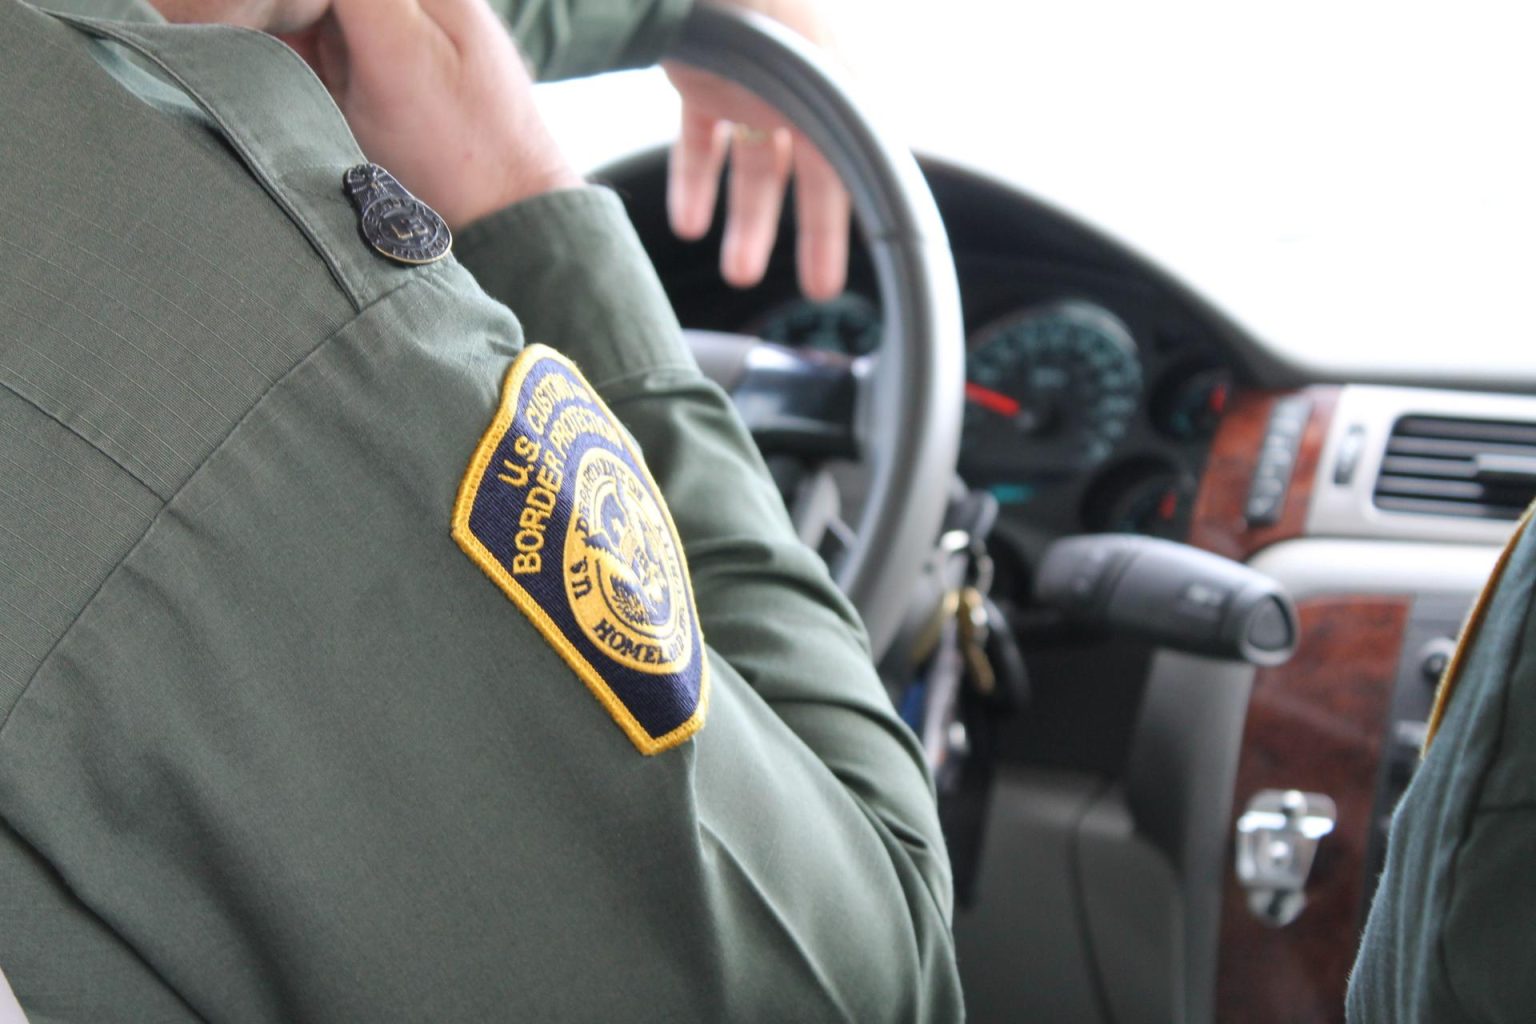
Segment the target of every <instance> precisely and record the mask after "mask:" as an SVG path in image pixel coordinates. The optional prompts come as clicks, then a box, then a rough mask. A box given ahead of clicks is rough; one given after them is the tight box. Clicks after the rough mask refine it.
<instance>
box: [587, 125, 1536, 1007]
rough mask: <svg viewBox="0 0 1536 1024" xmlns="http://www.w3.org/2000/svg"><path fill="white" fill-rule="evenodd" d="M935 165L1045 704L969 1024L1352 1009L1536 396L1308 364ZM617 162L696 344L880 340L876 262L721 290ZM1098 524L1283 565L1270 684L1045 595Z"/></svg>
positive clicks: (986, 884) (971, 967) (995, 805)
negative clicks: (1403, 820)
mask: <svg viewBox="0 0 1536 1024" xmlns="http://www.w3.org/2000/svg"><path fill="white" fill-rule="evenodd" d="M921 162H922V166H923V170H924V173H925V175H926V177H927V179H928V182H929V185H930V187H931V188H932V190H933V193H934V197H935V200H936V201H937V204H938V206H939V209H940V211H941V214H942V216H943V219H944V222H945V225H946V228H947V230H948V233H949V240H950V245H951V249H952V251H953V254H954V257H955V264H956V270H957V275H958V279H959V284H960V291H961V298H962V304H963V308H964V315H965V328H966V335H967V343H966V410H965V420H964V427H963V438H962V444H961V458H960V465H959V473H960V476H961V477H962V478H963V480H964V482H965V485H966V486H967V487H968V488H970V489H973V490H978V491H984V492H986V493H988V494H990V495H991V496H992V497H993V498H995V499H996V501H997V504H998V508H999V518H998V522H997V526H996V527H995V529H994V530H993V532H992V535H991V538H990V540H989V547H990V551H991V555H992V558H993V560H994V561H995V563H996V566H997V574H996V581H995V585H994V596H995V597H996V598H997V600H998V603H999V604H1000V605H1001V606H1002V607H1003V609H1004V610H1005V611H1006V612H1007V615H1008V621H1009V622H1010V624H1011V627H1012V630H1013V632H1014V634H1015V636H1016V638H1017V640H1018V642H1019V645H1020V647H1021V648H1022V649H1023V652H1024V657H1025V661H1026V663H1027V666H1028V675H1029V679H1030V688H1031V693H1030V700H1029V702H1028V703H1027V705H1026V706H1024V707H1023V708H1022V709H1020V711H1019V712H1018V713H1017V714H1015V715H1014V716H1013V717H1012V718H1010V719H1009V720H1008V721H1007V722H1006V724H1005V725H1004V726H1003V731H1002V735H1001V740H1000V742H999V744H998V769H997V770H998V776H997V779H998V781H997V785H996V790H995V793H994V797H993V801H992V807H991V810H990V812H989V815H988V818H987V823H986V831H985V841H984V843H983V847H982V853H981V856H980V867H979V879H978V882H977V885H976V889H975V894H974V899H973V900H972V901H971V903H970V905H969V906H966V907H963V908H962V909H961V910H960V911H959V913H958V914H957V920H956V938H957V944H958V948H959V952H960V961H961V970H962V976H963V978H964V982H965V986H966V994H967V1001H968V1004H969V1006H970V1013H971V1016H972V1019H976V1020H983V1021H985V1020H1017V1019H1051V1020H1063V1021H1110V1020H1114V1021H1121V1022H1125V1021H1141V1020H1146V1021H1158V1020H1162V1021H1166V1020H1188V1021H1206V1020H1238V1019H1241V1020H1245V1021H1255V1022H1259V1021H1266V1020H1277V1021H1278V1020H1297V1019H1305V1020H1341V1019H1342V1016H1343V1009H1342V1007H1343V991H1344V984H1345V979H1346V978H1347V973H1348V969H1349V966H1350V964H1351V963H1352V961H1353V957H1354V952H1355V946H1356V944H1357V942H1358V936H1359V931H1360V928H1361V926H1362V924H1363V921H1364V914H1365V911H1366V909H1367V908H1368V906H1369V900H1370V897H1371V894H1372V891H1373V886H1374V879H1375V877H1376V875H1377V873H1378V872H1379V868H1380V865H1381V862H1382V857H1383V851H1384V843H1385V835H1386V823H1387V821H1388V819H1389V816H1390V812H1391V808H1392V806H1393V803H1394V802H1395V800H1396V798H1397V796H1398V795H1400V794H1401V792H1402V790H1403V788H1404V786H1405V785H1406V783H1407V780H1408V778H1409V777H1410V776H1411V774H1412V771H1413V767H1414V765H1415V764H1416V760H1417V751H1418V744H1419V741H1420V740H1421V739H1422V736H1423V721H1424V719H1425V717H1426V716H1427V714H1428V710H1429V702H1430V700H1431V699H1432V696H1433V686H1434V681H1435V679H1436V678H1437V677H1438V676H1437V673H1438V669H1439V668H1443V665H1444V658H1445V657H1447V655H1448V652H1449V649H1450V645H1451V644H1452V643H1453V639H1454V637H1455V635H1456V633H1457V630H1458V628H1459V624H1460V622H1461V620H1462V618H1463V616H1464V615H1465V614H1466V610H1467V608H1468V606H1469V605H1470V603H1471V601H1472V600H1473V598H1474V597H1475V595H1476V593H1477V591H1478V590H1479V589H1480V587H1481V584H1482V581H1483V580H1484V579H1485V578H1486V576H1487V573H1488V572H1489V570H1490V568H1491V566H1492V564H1493V561H1494V559H1495V557H1496V555H1497V553H1498V549H1499V547H1500V546H1501V545H1502V543H1503V541H1504V539H1505V538H1506V537H1507V536H1508V535H1509V533H1510V530H1511V528H1512V525H1513V521H1514V519H1515V518H1516V517H1517V516H1518V513H1519V511H1520V510H1521V509H1522V508H1523V507H1524V505H1525V504H1527V503H1529V501H1530V500H1531V498H1532V497H1536V477H1533V478H1532V479H1514V478H1510V479H1506V480H1503V481H1496V480H1489V479H1483V478H1480V477H1479V476H1478V474H1477V471H1476V468H1475V467H1476V466H1477V465H1478V462H1477V460H1478V459H1479V458H1488V457H1491V456H1496V457H1511V458H1517V459H1530V460H1532V461H1531V463H1530V464H1532V465H1536V399H1533V398H1531V397H1528V396H1529V395H1530V394H1531V393H1533V392H1536V386H1533V385H1531V383H1530V382H1519V381H1509V380H1506V381H1501V382H1483V381H1478V380H1476V379H1475V377H1471V376H1469V378H1468V379H1467V380H1465V381H1460V382H1449V383H1448V382H1446V381H1443V380H1442V381H1437V382H1427V381H1411V380H1410V381H1403V380H1393V379H1392V377H1391V374H1390V372H1383V373H1380V374H1379V375H1378V379H1375V380H1370V381H1366V380H1362V379H1360V378H1359V377H1356V378H1355V379H1340V378H1337V377H1334V376H1332V375H1330V374H1328V373H1326V372H1323V371H1320V370H1312V369H1308V368H1305V367H1301V366H1298V365H1296V364H1294V363H1292V362H1290V361H1288V360H1287V359H1286V358H1285V357H1284V356H1282V355H1280V354H1278V353H1276V352H1274V351H1272V350H1271V349H1269V348H1268V347H1266V346H1265V345H1264V344H1262V343H1261V342H1260V341H1258V340H1256V339H1255V338H1253V337H1252V336H1250V335H1249V334H1248V333H1246V332H1245V331H1244V330H1243V329H1242V328H1241V327H1240V326H1239V325H1237V324H1236V323H1235V322H1234V321H1232V320H1231V319H1230V318H1228V317H1227V316H1226V315H1225V314H1224V313H1223V312H1222V311H1220V310H1219V309H1218V308H1216V307H1215V306H1213V305H1211V304H1210V303H1209V302H1207V301H1206V300H1205V299H1204V298H1202V297H1201V296H1199V295H1197V294H1195V293H1193V292H1192V291H1191V290H1189V289H1188V288H1187V287H1185V286H1184V285H1183V284H1182V283H1181V282H1180V281H1178V280H1177V279H1175V278H1174V277H1172V276H1171V275H1169V274H1167V273H1166V272H1164V271H1163V270H1162V269H1161V268H1159V267H1158V266H1157V265H1156V264H1155V263H1153V262H1151V261H1149V260H1147V259H1145V258H1143V257H1142V256H1140V255H1139V254H1137V253H1135V252H1133V251H1131V250H1129V249H1128V248H1126V247H1124V246H1122V245H1121V244H1119V243H1118V242H1117V241H1115V240H1114V239H1113V238H1111V237H1109V236H1107V235H1105V234H1104V233H1102V232H1101V231H1099V230H1096V229H1095V228H1093V227H1090V226H1088V225H1086V224H1084V223H1082V222H1080V221H1078V220H1075V219H1074V218H1072V217H1070V216H1068V215H1067V214H1065V213H1063V212H1061V211H1059V210H1056V209H1054V208H1052V207H1050V206H1049V205H1047V204H1045V203H1042V202H1040V201H1038V200H1036V199H1034V198H1033V197H1030V196H1028V195H1026V194H1024V193H1022V192H1019V191H1018V190H1016V189H1014V188H1012V187H1011V186H1008V185H1005V184H1002V183H1000V182H997V181H994V180H992V179H988V178H986V177H982V176H979V175H977V174H974V173H972V172H970V171H968V170H966V169H963V168H958V167H955V166H951V165H948V164H945V163H943V162H941V161H938V160H933V159H924V160H922V161H921ZM603 177H604V178H605V180H607V181H608V182H609V183H610V184H612V185H613V186H614V187H615V188H616V189H617V190H618V192H619V194H620V195H621V196H622V197H623V198H624V199H625V201H626V203H627V205H628V207H629V211H630V214H631V217H632V219H633V220H634V222H635V224H636V226H637V229H638V231H639V233H640V236H641V238H642V240H643V241H644V243H645V245H646V247H647V249H648V251H649V253H650V255H651V257H652V259H653V261H654V262H655V263H656V265H657V268H658V270H659V272H660V275H661V278H662V281H663V284H664V285H665V287H666V289H667V291H668V294H669V296H670V298H671V300H672V302H673V304H674V307H675V309H676V310H677V313H678V316H679V319H680V320H681V322H682V323H683V324H684V325H685V326H686V327H690V328H698V329H704V330H713V331H725V332H734V333H741V334H749V335H754V336H757V337H761V338H765V339H768V340H771V341H776V342H779V343H781V344H785V345H790V346H795V347H800V348H814V349H825V350H831V351H834V352H839V353H842V354H844V355H848V356H862V355H866V354H868V353H871V352H873V351H875V350H876V349H877V348H878V346H879V342H880V337H881V329H880V322H879V309H878V305H877V303H876V301H875V298H874V296H875V294H876V292H875V285H874V278H873V274H872V272H871V268H870V266H869V265H868V263H867V261H866V260H865V259H864V258H863V256H862V253H861V252H860V251H859V247H858V246H857V245H855V249H854V254H853V258H852V262H851V267H850V278H849V288H848V291H847V293H846V294H845V295H844V296H843V297H842V298H840V299H838V300H836V301H834V302H832V303H828V304H812V303H809V302H807V301H806V300H804V299H802V298H801V297H800V296H799V295H798V291H797V287H796V283H795V274H794V266H793V247H792V246H791V245H782V244H781V245H780V247H779V249H778V250H777V251H776V252H775V254H774V257H773V259H772V260H771V261H770V265H769V270H768V273H767V276H766V279H765V281H764V282H763V284H761V285H760V286H758V287H756V288H754V289H750V290H734V289H731V288H729V287H727V286H725V285H724V284H723V283H722V282H721V280H720V277H719V273H718V269H717V262H716V261H717V258H718V256H717V254H718V251H719V233H718V232H719V225H718V224H717V225H716V227H715V230H714V232H713V233H712V234H711V235H710V236H708V237H707V238H706V239H704V240H702V241H699V242H693V243H687V242H682V241H680V240H678V239H676V238H675V237H674V236H673V235H672V234H671V232H670V231H669V230H668V228H667V224H666V221H665V214H664V210H665V202H664V201H663V196H664V195H665V155H664V154H663V153H661V152H659V151H657V152H650V153H646V154H642V155H640V156H637V157H635V158H632V159H631V160H629V161H626V162H625V163H622V164H618V165H615V166H613V167H611V168H609V169H608V170H607V171H606V172H605V173H604V175H603ZM786 230H788V220H787V218H786ZM1522 392H1523V393H1522ZM1081 533H1137V534H1144V535H1148V536H1153V537H1158V538H1163V539H1167V540H1173V541H1178V542H1181V543H1187V544H1190V545H1193V546H1195V547H1198V548H1202V549H1204V550H1206V551H1210V552H1214V553H1216V554H1219V555H1222V556H1224V557H1226V558H1229V559H1233V560H1236V561H1241V562H1246V563H1248V564H1249V565H1250V566H1251V567H1253V568H1256V569H1259V570H1260V571H1263V572H1265V573H1267V574H1269V575H1270V576H1272V577H1273V578H1274V579H1276V580H1278V581H1279V582H1280V583H1281V584H1282V585H1283V586H1285V587H1286V588H1287V589H1288V590H1289V592H1290V594H1291V596H1292V597H1293V598H1294V599H1295V601H1296V604H1297V607H1298V609H1299V617H1300V644H1299V647H1298V649H1297V651H1296V654H1295V656H1294V657H1293V658H1292V659H1291V660H1290V662H1288V663H1287V664H1285V665H1282V666H1273V667H1264V668H1258V669H1255V668H1254V667H1253V666H1249V665H1242V664H1238V663H1235V662H1228V661H1221V660H1218V659H1214V658H1210V657H1204V656H1196V655H1189V654H1182V653H1178V652H1174V651H1171V650H1166V649H1162V648H1159V647H1157V646H1156V645H1154V644H1152V643H1150V642H1147V641H1145V640H1139V639H1136V638H1134V637H1131V636H1126V635H1120V634H1118V633H1115V632H1112V631H1110V632H1106V631H1104V630H1102V629H1091V628H1084V627H1079V626H1074V625H1072V624H1071V623H1070V622H1064V621H1063V620H1062V619H1061V617H1060V616H1056V615H1052V614H1050V613H1048V612H1047V611H1045V610H1042V609H1040V608H1037V607H1035V606H1034V604H1033V602H1032V601H1031V597H1030V594H1031V585H1032V574H1033V573H1034V571H1035V569H1036V568H1037V567H1038V565H1039V563H1040V559H1041V557H1042V553H1043V552H1044V550H1045V549H1046V547H1047V546H1048V545H1049V544H1050V543H1051V542H1052V541H1054V540H1056V539H1058V538H1061V537H1065V536H1070V535H1075V534H1081ZM1287 794H1297V795H1298V797H1297V798H1300V799H1303V800H1311V801H1312V803H1309V804H1307V805H1306V806H1308V807H1309V808H1311V810H1309V811H1308V812H1307V813H1308V814H1315V815H1316V816H1317V817H1318V820H1322V818H1323V817H1326V818H1328V829H1329V831H1328V832H1327V834H1326V835H1325V837H1324V838H1322V839H1321V840H1319V841H1317V842H1315V843H1313V844H1312V845H1311V846H1308V847H1307V848H1306V849H1305V851H1301V847H1300V846H1296V847H1294V848H1293V852H1295V851H1301V852H1304V853H1305V856H1306V859H1307V862H1308V865H1309V870H1308V871H1306V872H1303V874H1302V878H1301V883H1300V884H1299V885H1297V886H1295V887H1294V888H1293V889H1289V890H1288V889H1286V888H1285V885H1284V884H1280V883H1277V882H1276V879H1275V878H1273V877H1265V876H1264V875H1263V872H1262V871H1260V872H1258V873H1257V875H1256V874H1255V871H1254V869H1253V864H1252V858H1251V857H1250V859H1249V863H1248V865H1247V868H1248V870H1247V871H1246V873H1245V872H1244V871H1243V870H1241V869H1240V867H1241V865H1242V862H1243V855H1244V854H1245V853H1249V854H1251V853H1252V851H1253V847H1252V843H1253V842H1255V841H1256V839H1255V836H1254V833H1253V829H1252V828H1251V827H1248V825H1251V823H1252V822H1253V821H1256V820H1259V818H1257V817H1255V816H1254V815H1256V814H1259V813H1260V812H1266V811H1268V810H1272V809H1273V808H1274V807H1275V806H1280V805H1279V804H1276V803H1275V801H1277V800H1278V801H1281V802H1282V803H1283V802H1284V801H1285V800H1291V799H1294V798H1292V797H1289V796H1287ZM1245 823H1248V825H1245ZM1245 828H1247V831H1245ZM1263 838H1264V839H1265V841H1266V842H1273V841H1276V840H1277V838H1278V840H1281V841H1284V842H1290V841H1291V839H1290V837H1289V835H1288V834H1286V835H1279V836H1278V837H1277V836H1276V835H1270V834H1267V833H1266V834H1265V835H1264V837H1263ZM1314 855H1315V857H1314Z"/></svg>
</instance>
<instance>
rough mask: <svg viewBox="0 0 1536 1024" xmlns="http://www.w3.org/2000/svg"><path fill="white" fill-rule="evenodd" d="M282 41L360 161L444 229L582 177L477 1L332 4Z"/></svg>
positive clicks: (496, 25)
mask: <svg viewBox="0 0 1536 1024" xmlns="http://www.w3.org/2000/svg"><path fill="white" fill-rule="evenodd" d="M281 38H282V39H283V40H284V41H285V42H287V43H288V44H289V45H290V46H292V47H293V48H294V49H295V50H297V51H298V52H299V55H300V56H302V57H303V58H304V59H305V61H307V62H308V63H309V65H310V67H312V68H314V70H315V73H316V74H317V75H319V76H320V80H321V81H322V82H324V83H325V86H326V88H327V89H329V90H330V92H331V95H332V96H333V97H335V100H336V104H337V106H339V107H340V108H341V112H342V114H344V115H345V116H346V119H347V123H348V124H349V125H350V126H351V128H352V133H353V134H354V135H355V136H356V137H357V141H358V144H359V145H361V146H362V148H363V152H364V153H365V154H367V156H368V159H370V160H372V161H374V162H375V163H378V164H381V165H383V166H384V167H385V168H386V169H387V170H388V171H389V172H390V173H391V174H393V175H394V176H395V177H396V178H398V179H399V180H400V182H401V183H402V184H403V185H405V187H406V188H408V189H410V190H411V191H412V192H413V193H414V194H415V195H416V196H417V198H419V199H421V200H422V201H423V202H425V203H427V204H428V205H429V206H431V207H432V208H433V209H435V210H436V211H437V212H438V213H439V214H441V215H442V217H443V219H444V220H445V221H447V222H448V226H449V227H450V228H453V229H455V230H457V229H458V228H460V227H462V226H464V225H466V224H468V223H470V222H471V221H473V220H476V219H477V218H479V217H483V216H485V215H486V214H489V213H494V212H495V211H496V210H499V209H501V208H502V207H504V206H509V205H511V204H512V203H515V202H517V201H518V200H521V199H527V198H529V197H530V196H534V195H538V194H539V193H541V192H549V191H553V190H555V189H561V188H575V187H577V186H579V185H581V184H582V181H581V178H580V177H579V176H578V175H577V174H576V173H575V171H573V170H572V169H571V167H570V165H569V164H568V163H567V162H566V159H565V157H564V155H563V154H562V153H561V152H560V150H559V147H557V146H556V145H555V142H554V139H553V137H552V136H551V135H550V133H549V131H548V129H547V128H546V127H545V125H544V122H543V121H542V120H541V119H540V117H539V114H538V111H537V109H536V108H535V106H534V99H533V83H532V81H531V80H530V78H529V76H528V70H527V68H526V67H525V66H524V64H523V61H522V58H521V57H520V56H519V55H518V53H517V49H516V47H515V46H514V44H513V42H512V39H511V37H510V36H509V35H508V34H507V31H506V29H505V27H504V26H503V25H502V24H501V22H500V21H499V20H498V19H497V18H496V15H495V14H493V13H492V12H491V10H490V8H489V7H487V6H486V4H485V2H484V0H335V2H334V3H333V4H332V6H331V11H330V13H329V14H328V15H326V17H324V18H323V19H321V20H320V21H319V22H318V23H316V24H315V25H314V26H313V27H311V28H309V29H307V30H305V31H304V32H302V33H298V34H292V35H284V36H282V37H281Z"/></svg>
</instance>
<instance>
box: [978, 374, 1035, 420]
mask: <svg viewBox="0 0 1536 1024" xmlns="http://www.w3.org/2000/svg"><path fill="white" fill-rule="evenodd" d="M965 399H966V401H968V402H975V403H976V404H977V405H979V406H981V407H982V408H983V409H986V410H988V411H990V412H995V413H997V414H998V415H999V416H1017V415H1018V414H1019V412H1020V410H1022V409H1023V408H1024V407H1023V406H1022V405H1020V404H1019V402H1018V400H1017V399H1013V398H1009V397H1008V396H1007V395H1005V394H1003V393H1002V392H1001V391H993V390H992V389H991V388H989V387H985V386H983V385H981V384H977V383H975V382H974V381H969V380H968V381H966V382H965Z"/></svg>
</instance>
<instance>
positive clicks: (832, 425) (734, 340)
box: [684, 331, 873, 461]
mask: <svg viewBox="0 0 1536 1024" xmlns="http://www.w3.org/2000/svg"><path fill="white" fill-rule="evenodd" d="M684 333H685V335H686V336H687V338H688V343H689V345H690V346H691V347H692V349H693V353H694V357H695V358H696V359H697V360H698V361H699V366H700V368H701V369H703V370H704V372H705V373H706V374H707V375H709V376H710V377H711V378H712V379H713V380H714V381H715V383H717V384H719V385H720V386H721V387H722V388H724V389H725V391H726V393H727V394H729V395H730V396H731V400H732V401H733V402H734V403H735V405H736V411H737V412H738V413H740V414H741V418H742V420H743V421H744V422H745V423H746V425H747V429H748V430H749V431H750V432H751V434H752V439H753V440H754V441H756V442H757V446H758V448H759V449H761V451H762V452H763V454H764V455H793V456H798V457H800V458H804V459H808V460H814V461H820V460H824V459H854V460H857V459H862V458H863V457H864V454H865V452H864V444H863V433H864V432H863V430H862V429H861V427H860V424H861V423H862V421H863V415H862V414H863V411H864V410H865V409H866V408H867V406H866V401H867V398H866V392H867V389H868V387H869V381H870V379H871V371H872V367H873V360H872V358H871V357H854V356H846V355H842V354H839V353H835V352H821V351H812V350H807V349H795V348H789V347H787V346H784V345H778V344H775V343H773V342H769V341H763V340H762V339H760V338H753V337H751V336H749V335H741V334H726V333H722V332H718V331H686V332H684Z"/></svg>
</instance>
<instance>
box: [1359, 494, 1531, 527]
mask: <svg viewBox="0 0 1536 1024" xmlns="http://www.w3.org/2000/svg"><path fill="white" fill-rule="evenodd" d="M1376 507H1377V508H1381V509H1386V510H1387V511H1389V512H1413V513H1416V514H1418V515H1421V516H1424V515H1428V516H1460V517H1461V518H1463V519H1508V520H1510V521H1514V520H1516V519H1519V518H1520V514H1521V513H1522V512H1524V511H1525V506H1524V505H1469V504H1466V503H1464V502H1459V501H1433V500H1430V499H1428V498H1392V497H1381V498H1377V499H1376Z"/></svg>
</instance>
